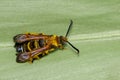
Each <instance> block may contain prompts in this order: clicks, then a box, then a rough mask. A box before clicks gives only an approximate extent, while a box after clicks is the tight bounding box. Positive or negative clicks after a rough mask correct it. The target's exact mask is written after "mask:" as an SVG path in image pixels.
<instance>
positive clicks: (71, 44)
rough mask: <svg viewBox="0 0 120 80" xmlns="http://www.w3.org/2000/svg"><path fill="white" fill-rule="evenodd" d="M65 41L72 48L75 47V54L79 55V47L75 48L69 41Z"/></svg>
mask: <svg viewBox="0 0 120 80" xmlns="http://www.w3.org/2000/svg"><path fill="white" fill-rule="evenodd" d="M67 43H68V44H69V45H70V46H71V47H72V48H73V49H75V50H76V51H77V54H78V55H79V52H80V51H79V49H77V48H76V47H75V46H73V45H72V44H71V43H70V42H69V41H67Z"/></svg>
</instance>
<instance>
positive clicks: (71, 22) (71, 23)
mask: <svg viewBox="0 0 120 80" xmlns="http://www.w3.org/2000/svg"><path fill="white" fill-rule="evenodd" d="M72 25H73V21H72V20H70V25H69V27H68V30H67V33H66V35H65V37H67V36H68V34H69V32H70V29H71V27H72Z"/></svg>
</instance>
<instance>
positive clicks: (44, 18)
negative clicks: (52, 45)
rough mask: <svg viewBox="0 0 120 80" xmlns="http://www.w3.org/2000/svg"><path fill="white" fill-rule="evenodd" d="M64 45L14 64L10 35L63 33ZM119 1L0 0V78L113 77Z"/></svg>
mask: <svg viewBox="0 0 120 80" xmlns="http://www.w3.org/2000/svg"><path fill="white" fill-rule="evenodd" d="M71 19H72V20H73V22H74V25H73V27H72V30H71V32H70V35H69V41H70V42H71V43H72V44H73V45H75V46H76V47H77V48H78V49H79V50H80V55H79V56H77V55H76V53H75V52H74V51H73V50H72V49H71V48H70V47H69V46H66V47H65V49H64V50H57V51H55V52H53V53H51V54H49V55H48V56H45V57H43V58H42V59H40V60H36V61H34V63H33V64H29V63H23V64H19V63H16V61H15V60H16V56H15V54H16V52H15V49H14V48H13V46H14V43H13V40H12V38H13V36H15V35H16V34H19V33H26V32H36V33H41V32H44V33H45V34H56V35H65V33H66V31H67V28H68V25H69V23H70V20H71ZM119 61H120V0H0V80H119V79H120V62H119Z"/></svg>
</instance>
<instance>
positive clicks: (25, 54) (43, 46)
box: [13, 20, 79, 63]
mask: <svg viewBox="0 0 120 80" xmlns="http://www.w3.org/2000/svg"><path fill="white" fill-rule="evenodd" d="M72 24H73V21H72V20H71V22H70V25H69V27H68V30H67V33H66V35H65V37H64V36H57V35H45V34H43V33H39V34H35V33H26V34H18V35H16V36H14V37H13V41H14V43H15V45H14V47H15V48H16V52H17V54H16V56H17V58H16V62H18V63H24V62H30V63H32V62H33V60H35V59H39V58H41V57H43V56H44V55H47V54H48V53H49V52H51V51H54V50H56V49H64V45H65V44H66V43H68V44H69V45H70V46H71V47H72V48H73V49H75V50H76V51H77V54H79V50H78V49H77V48H76V47H74V46H73V45H72V44H71V43H70V42H69V41H68V39H67V36H68V33H69V31H70V29H71V27H72Z"/></svg>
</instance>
